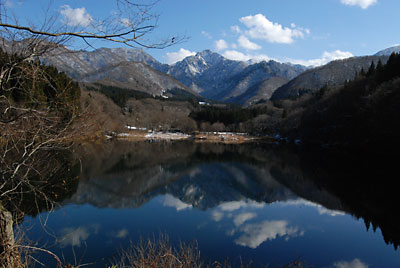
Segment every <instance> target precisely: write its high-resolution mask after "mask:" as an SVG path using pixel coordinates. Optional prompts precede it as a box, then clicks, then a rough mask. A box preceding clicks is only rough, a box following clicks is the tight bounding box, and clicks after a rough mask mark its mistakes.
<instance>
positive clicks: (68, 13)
mask: <svg viewBox="0 0 400 268" xmlns="http://www.w3.org/2000/svg"><path fill="white" fill-rule="evenodd" d="M60 13H61V15H62V16H63V22H64V23H65V24H66V25H68V26H73V27H77V26H83V27H87V26H89V25H90V24H91V23H92V22H93V18H92V16H90V14H89V13H87V12H86V9H85V8H84V7H81V8H71V7H70V6H69V5H64V6H62V7H61V11H60Z"/></svg>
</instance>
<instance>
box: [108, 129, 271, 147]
mask: <svg viewBox="0 0 400 268" xmlns="http://www.w3.org/2000/svg"><path fill="white" fill-rule="evenodd" d="M106 138H107V139H113V138H115V139H121V140H128V141H155V142H157V141H159V140H160V141H181V140H193V141H194V142H198V143H201V142H210V143H225V144H242V143H248V142H255V141H261V140H264V141H265V140H268V141H271V142H273V141H275V139H274V138H272V137H256V136H251V135H249V134H248V133H236V132H194V133H193V134H186V133H181V132H157V131H151V132H150V131H141V130H130V131H128V132H124V133H112V134H111V135H106Z"/></svg>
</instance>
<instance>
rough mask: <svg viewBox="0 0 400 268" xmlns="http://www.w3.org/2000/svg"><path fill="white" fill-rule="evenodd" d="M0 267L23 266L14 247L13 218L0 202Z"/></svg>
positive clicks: (13, 267)
mask: <svg viewBox="0 0 400 268" xmlns="http://www.w3.org/2000/svg"><path fill="white" fill-rule="evenodd" d="M0 267H1V268H6V267H7V268H8V267H10V268H20V267H23V266H22V263H21V257H20V255H19V252H18V251H17V250H16V248H15V241H14V231H13V219H12V215H11V213H10V212H9V211H7V210H6V209H5V208H4V207H3V206H2V205H1V203H0Z"/></svg>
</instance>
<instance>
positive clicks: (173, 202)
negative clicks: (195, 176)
mask: <svg viewBox="0 0 400 268" xmlns="http://www.w3.org/2000/svg"><path fill="white" fill-rule="evenodd" d="M163 205H164V206H166V207H173V208H176V210H177V211H181V210H184V209H187V208H192V205H190V204H186V203H184V202H182V201H181V200H179V199H178V198H175V197H173V196H172V195H169V194H167V195H165V199H164V203H163Z"/></svg>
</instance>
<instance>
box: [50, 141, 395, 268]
mask: <svg viewBox="0 0 400 268" xmlns="http://www.w3.org/2000/svg"><path fill="white" fill-rule="evenodd" d="M76 154H77V155H79V157H80V159H81V162H82V172H81V178H80V181H79V185H78V186H77V187H76V191H75V193H74V194H73V195H72V196H70V197H68V198H66V199H65V200H64V201H63V207H62V208H61V209H59V210H58V211H56V213H54V214H55V215H54V216H53V218H51V219H50V220H49V225H51V224H53V226H54V227H53V228H54V229H55V230H57V231H56V233H57V237H58V239H57V241H56V243H57V245H58V247H59V248H60V249H61V250H65V249H66V248H68V247H74V248H85V252H86V253H85V254H86V256H85V258H86V259H88V260H90V261H93V260H98V259H99V257H107V256H109V255H110V252H113V253H114V252H115V250H117V249H118V248H120V247H121V245H126V244H127V242H128V241H129V240H136V239H138V237H139V236H146V235H152V234H154V233H157V232H159V231H166V232H167V233H168V234H169V235H171V236H172V237H175V239H177V240H184V241H190V240H192V239H196V240H198V241H199V245H200V246H203V248H202V254H203V256H208V257H209V258H210V259H219V260H221V258H222V259H223V258H225V257H226V256H230V257H231V258H233V259H234V258H242V257H243V258H245V259H247V260H253V261H254V263H255V264H256V266H257V265H261V264H268V263H269V264H271V265H282V264H284V263H286V262H289V261H291V260H293V259H296V258H298V257H299V256H301V257H302V258H304V259H306V260H307V261H309V262H310V263H312V264H314V265H315V266H316V267H334V268H347V267H357V268H359V267H360V268H364V267H393V266H391V265H393V264H396V265H397V264H399V265H400V259H399V258H398V257H399V256H397V255H396V253H394V252H393V251H392V250H391V249H388V248H387V247H385V248H383V247H382V244H383V243H382V241H380V240H376V237H377V236H372V234H371V233H366V232H365V227H363V226H360V224H359V222H358V221H357V220H355V219H354V218H352V217H350V216H349V215H348V213H351V214H353V215H357V216H358V215H361V216H362V217H363V218H364V219H365V222H368V223H369V222H372V224H373V226H374V228H377V227H378V223H379V226H380V227H381V228H382V227H383V226H384V228H386V229H384V230H383V234H384V236H385V240H386V241H391V242H393V243H394V244H395V245H397V244H396V243H397V242H396V241H398V240H397V239H396V237H398V234H399V233H398V232H397V231H398V227H395V228H394V227H392V228H388V227H387V226H389V227H390V226H391V225H393V224H392V222H393V221H392V218H390V217H388V218H386V221H385V220H384V218H382V217H380V216H382V215H385V217H387V215H388V214H384V213H381V211H382V210H379V213H377V212H376V211H377V210H375V208H381V207H382V206H383V207H385V209H387V203H384V202H383V203H381V204H379V203H378V204H374V206H371V207H372V208H374V209H373V210H372V211H371V212H370V213H367V212H368V210H367V209H366V207H363V209H362V210H360V209H359V204H360V202H353V198H355V197H357V198H359V197H360V196H363V194H364V193H363V192H362V191H365V188H368V187H366V186H365V185H364V186H362V187H361V186H360V187H357V188H356V187H354V186H355V185H354V184H351V183H350V181H349V180H348V176H347V175H346V176H343V174H346V173H348V175H354V174H353V173H351V171H350V169H344V170H342V173H339V175H338V173H337V171H335V172H332V171H331V170H330V169H331V167H330V166H329V165H328V166H326V167H325V166H324V165H323V164H321V163H320V162H318V161H320V160H321V158H320V159H318V160H315V158H309V157H310V155H308V154H307V153H306V154H305V153H304V152H297V153H293V152H291V150H289V149H288V150H286V149H285V148H282V147H278V148H275V147H271V146H261V145H259V144H249V145H240V146H235V145H216V144H195V143H191V142H178V143H160V144H151V143H128V142H116V143H113V142H110V143H107V144H106V145H99V146H98V147H97V145H92V147H84V148H78V149H77V151H76ZM328 162H329V161H328ZM310 163H311V164H310ZM334 163H336V169H340V168H339V166H340V161H336V162H334ZM338 176H339V177H338ZM364 180H365V182H368V180H366V178H365V177H364ZM348 184H350V186H351V187H352V188H351V189H348V187H349V186H348ZM339 188H341V190H342V191H338V189H339ZM355 191H361V194H360V192H357V193H355ZM366 193H368V194H370V192H366ZM349 196H350V197H349ZM361 200H364V199H361ZM367 204H368V205H370V203H367ZM377 215H378V216H379V217H377ZM387 222H389V224H387ZM360 227H361V228H360ZM391 233H393V234H395V235H393V236H390V234H391ZM379 239H381V238H380V237H379ZM100 241H101V242H100ZM99 242H100V243H99ZM62 252H63V254H64V251H62ZM374 252H376V256H375V253H374ZM378 252H379V253H378ZM74 254H75V253H74ZM107 254H108V255H107ZM65 256H68V254H67V253H66V255H65ZM380 256H386V260H385V263H386V266H385V264H384V265H381V266H376V264H377V263H379V259H380ZM374 262H375V266H374V265H372V266H369V265H367V264H366V263H374ZM103 266H104V264H99V267H103Z"/></svg>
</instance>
